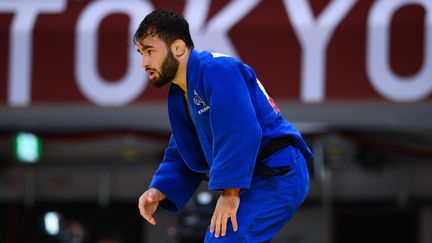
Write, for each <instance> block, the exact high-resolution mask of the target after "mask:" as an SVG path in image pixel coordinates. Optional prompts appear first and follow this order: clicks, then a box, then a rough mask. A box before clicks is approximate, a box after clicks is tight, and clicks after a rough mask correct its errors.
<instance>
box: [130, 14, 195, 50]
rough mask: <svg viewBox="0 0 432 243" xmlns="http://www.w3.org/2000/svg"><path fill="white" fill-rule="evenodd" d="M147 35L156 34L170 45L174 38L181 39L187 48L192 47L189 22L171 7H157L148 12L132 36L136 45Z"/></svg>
mask: <svg viewBox="0 0 432 243" xmlns="http://www.w3.org/2000/svg"><path fill="white" fill-rule="evenodd" d="M149 35H153V36H156V35H157V36H158V37H159V38H161V39H162V40H164V41H165V43H166V44H167V45H168V46H170V45H171V44H172V43H173V42H174V41H175V40H178V39H180V40H182V41H184V42H185V43H186V46H187V47H189V48H193V47H194V43H193V41H192V37H191V35H190V32H189V23H188V22H187V21H186V19H184V18H183V16H182V15H180V14H179V13H177V12H176V11H175V10H173V9H168V8H164V9H158V10H155V11H153V12H151V13H150V14H148V15H147V16H146V17H145V18H144V20H143V21H142V22H141V24H140V25H139V27H138V29H137V30H136V32H135V35H134V37H133V42H134V44H135V45H137V44H138V43H139V42H140V40H142V39H144V38H146V37H147V36H149Z"/></svg>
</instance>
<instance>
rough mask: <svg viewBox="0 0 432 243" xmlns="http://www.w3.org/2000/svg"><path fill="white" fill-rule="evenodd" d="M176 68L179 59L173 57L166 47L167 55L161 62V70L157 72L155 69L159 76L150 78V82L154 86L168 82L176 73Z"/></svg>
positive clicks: (160, 85) (158, 86)
mask: <svg viewBox="0 0 432 243" xmlns="http://www.w3.org/2000/svg"><path fill="white" fill-rule="evenodd" d="M178 68H179V61H178V60H177V59H175V57H174V55H173V53H172V51H171V50H170V49H168V53H167V56H166V57H165V59H164V61H163V62H162V66H161V71H160V72H159V71H157V70H156V72H158V74H159V78H156V79H154V80H152V84H153V85H154V86H155V87H157V88H160V87H162V86H164V85H165V84H167V83H170V82H171V81H172V80H173V79H174V77H175V75H176V74H177V71H178Z"/></svg>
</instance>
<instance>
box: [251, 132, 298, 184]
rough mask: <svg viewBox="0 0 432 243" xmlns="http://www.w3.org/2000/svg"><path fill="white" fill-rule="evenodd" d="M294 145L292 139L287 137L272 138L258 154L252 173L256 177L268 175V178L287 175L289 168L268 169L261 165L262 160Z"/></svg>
mask: <svg viewBox="0 0 432 243" xmlns="http://www.w3.org/2000/svg"><path fill="white" fill-rule="evenodd" d="M293 144H294V139H293V138H292V137H289V136H284V137H278V138H272V139H271V140H270V142H269V143H268V144H267V145H266V146H265V147H264V148H263V149H262V150H261V151H260V152H259V153H258V156H257V161H256V164H255V170H254V173H255V174H258V175H269V176H282V175H285V174H286V173H288V172H289V171H290V170H291V168H290V167H288V166H285V167H277V168H270V167H268V166H267V165H265V164H263V163H261V161H262V160H264V159H266V158H268V157H270V156H271V155H272V154H274V153H276V152H278V151H280V150H282V149H283V148H286V147H288V146H289V145H293Z"/></svg>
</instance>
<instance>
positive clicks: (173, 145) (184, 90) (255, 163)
mask: <svg viewBox="0 0 432 243" xmlns="http://www.w3.org/2000/svg"><path fill="white" fill-rule="evenodd" d="M134 43H135V45H136V46H137V50H138V52H139V53H140V54H141V55H142V66H143V68H144V69H145V70H146V72H147V74H148V76H149V79H150V81H151V82H152V84H153V85H155V86H157V87H162V86H164V85H166V84H170V90H169V94H168V113H169V120H170V125H171V131H172V135H171V138H170V141H169V144H168V148H167V149H166V151H165V156H164V159H163V161H162V163H161V164H160V167H159V168H158V170H157V171H156V172H155V175H154V177H153V179H152V182H151V184H150V186H149V189H148V190H147V191H145V192H144V193H143V194H142V195H141V197H140V198H139V203H138V207H139V210H140V213H141V215H142V216H143V217H144V218H145V219H146V220H147V221H148V222H149V223H151V224H153V225H155V224H156V220H155V219H154V217H153V214H154V212H155V211H156V210H157V208H158V207H159V206H160V207H163V208H165V209H168V210H171V211H178V210H180V209H181V208H182V207H183V206H184V205H185V204H186V202H187V201H188V200H189V198H190V197H191V196H192V194H193V193H194V192H195V190H196V189H197V187H198V186H199V185H200V183H201V182H202V180H204V179H206V177H208V183H209V190H220V191H221V195H220V197H219V199H218V201H217V203H216V206H215V209H214V213H213V217H212V219H211V221H210V222H209V223H210V226H209V227H208V230H207V234H206V237H205V242H253V243H256V242H270V240H271V239H272V238H273V236H274V235H275V234H276V233H277V231H278V230H279V229H280V228H281V227H282V226H283V225H284V224H286V223H287V222H288V220H289V219H290V218H291V217H292V216H293V214H294V212H295V211H297V209H298V208H299V206H300V204H301V203H302V202H303V200H304V199H305V197H306V195H307V192H308V187H309V175H308V171H307V167H306V163H305V158H306V159H308V158H310V157H311V156H312V154H311V152H310V150H309V148H308V147H307V146H306V144H305V142H304V140H303V139H302V137H301V135H300V133H299V132H298V131H297V130H296V129H295V128H294V127H293V126H292V125H290V124H289V123H288V122H287V121H286V120H285V119H284V118H283V117H282V116H281V113H280V111H279V109H278V108H277V106H276V105H275V103H274V102H273V100H271V98H270V97H269V96H268V95H267V93H266V92H265V90H264V88H263V86H262V85H261V83H260V82H259V81H258V79H257V78H256V76H255V73H254V71H253V70H252V69H251V68H250V67H249V66H247V65H245V64H243V63H242V62H241V61H239V60H237V59H235V58H231V57H227V56H223V55H220V54H214V53H210V52H205V51H204V52H198V51H196V50H195V49H194V44H193V41H192V38H191V36H190V33H189V25H188V23H187V21H186V20H185V19H184V18H183V17H182V16H181V15H179V14H178V13H177V12H175V11H174V10H170V9H161V10H156V11H154V12H152V13H150V14H149V15H147V16H146V17H145V18H144V20H143V21H142V22H141V24H140V26H139V28H138V29H137V31H136V33H135V36H134Z"/></svg>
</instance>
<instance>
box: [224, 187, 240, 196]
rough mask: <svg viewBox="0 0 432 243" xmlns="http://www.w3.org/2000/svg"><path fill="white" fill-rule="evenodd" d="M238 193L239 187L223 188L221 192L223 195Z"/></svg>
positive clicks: (236, 194)
mask: <svg viewBox="0 0 432 243" xmlns="http://www.w3.org/2000/svg"><path fill="white" fill-rule="evenodd" d="M239 193H240V188H225V189H224V191H223V194H224V195H225V196H238V195H239Z"/></svg>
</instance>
